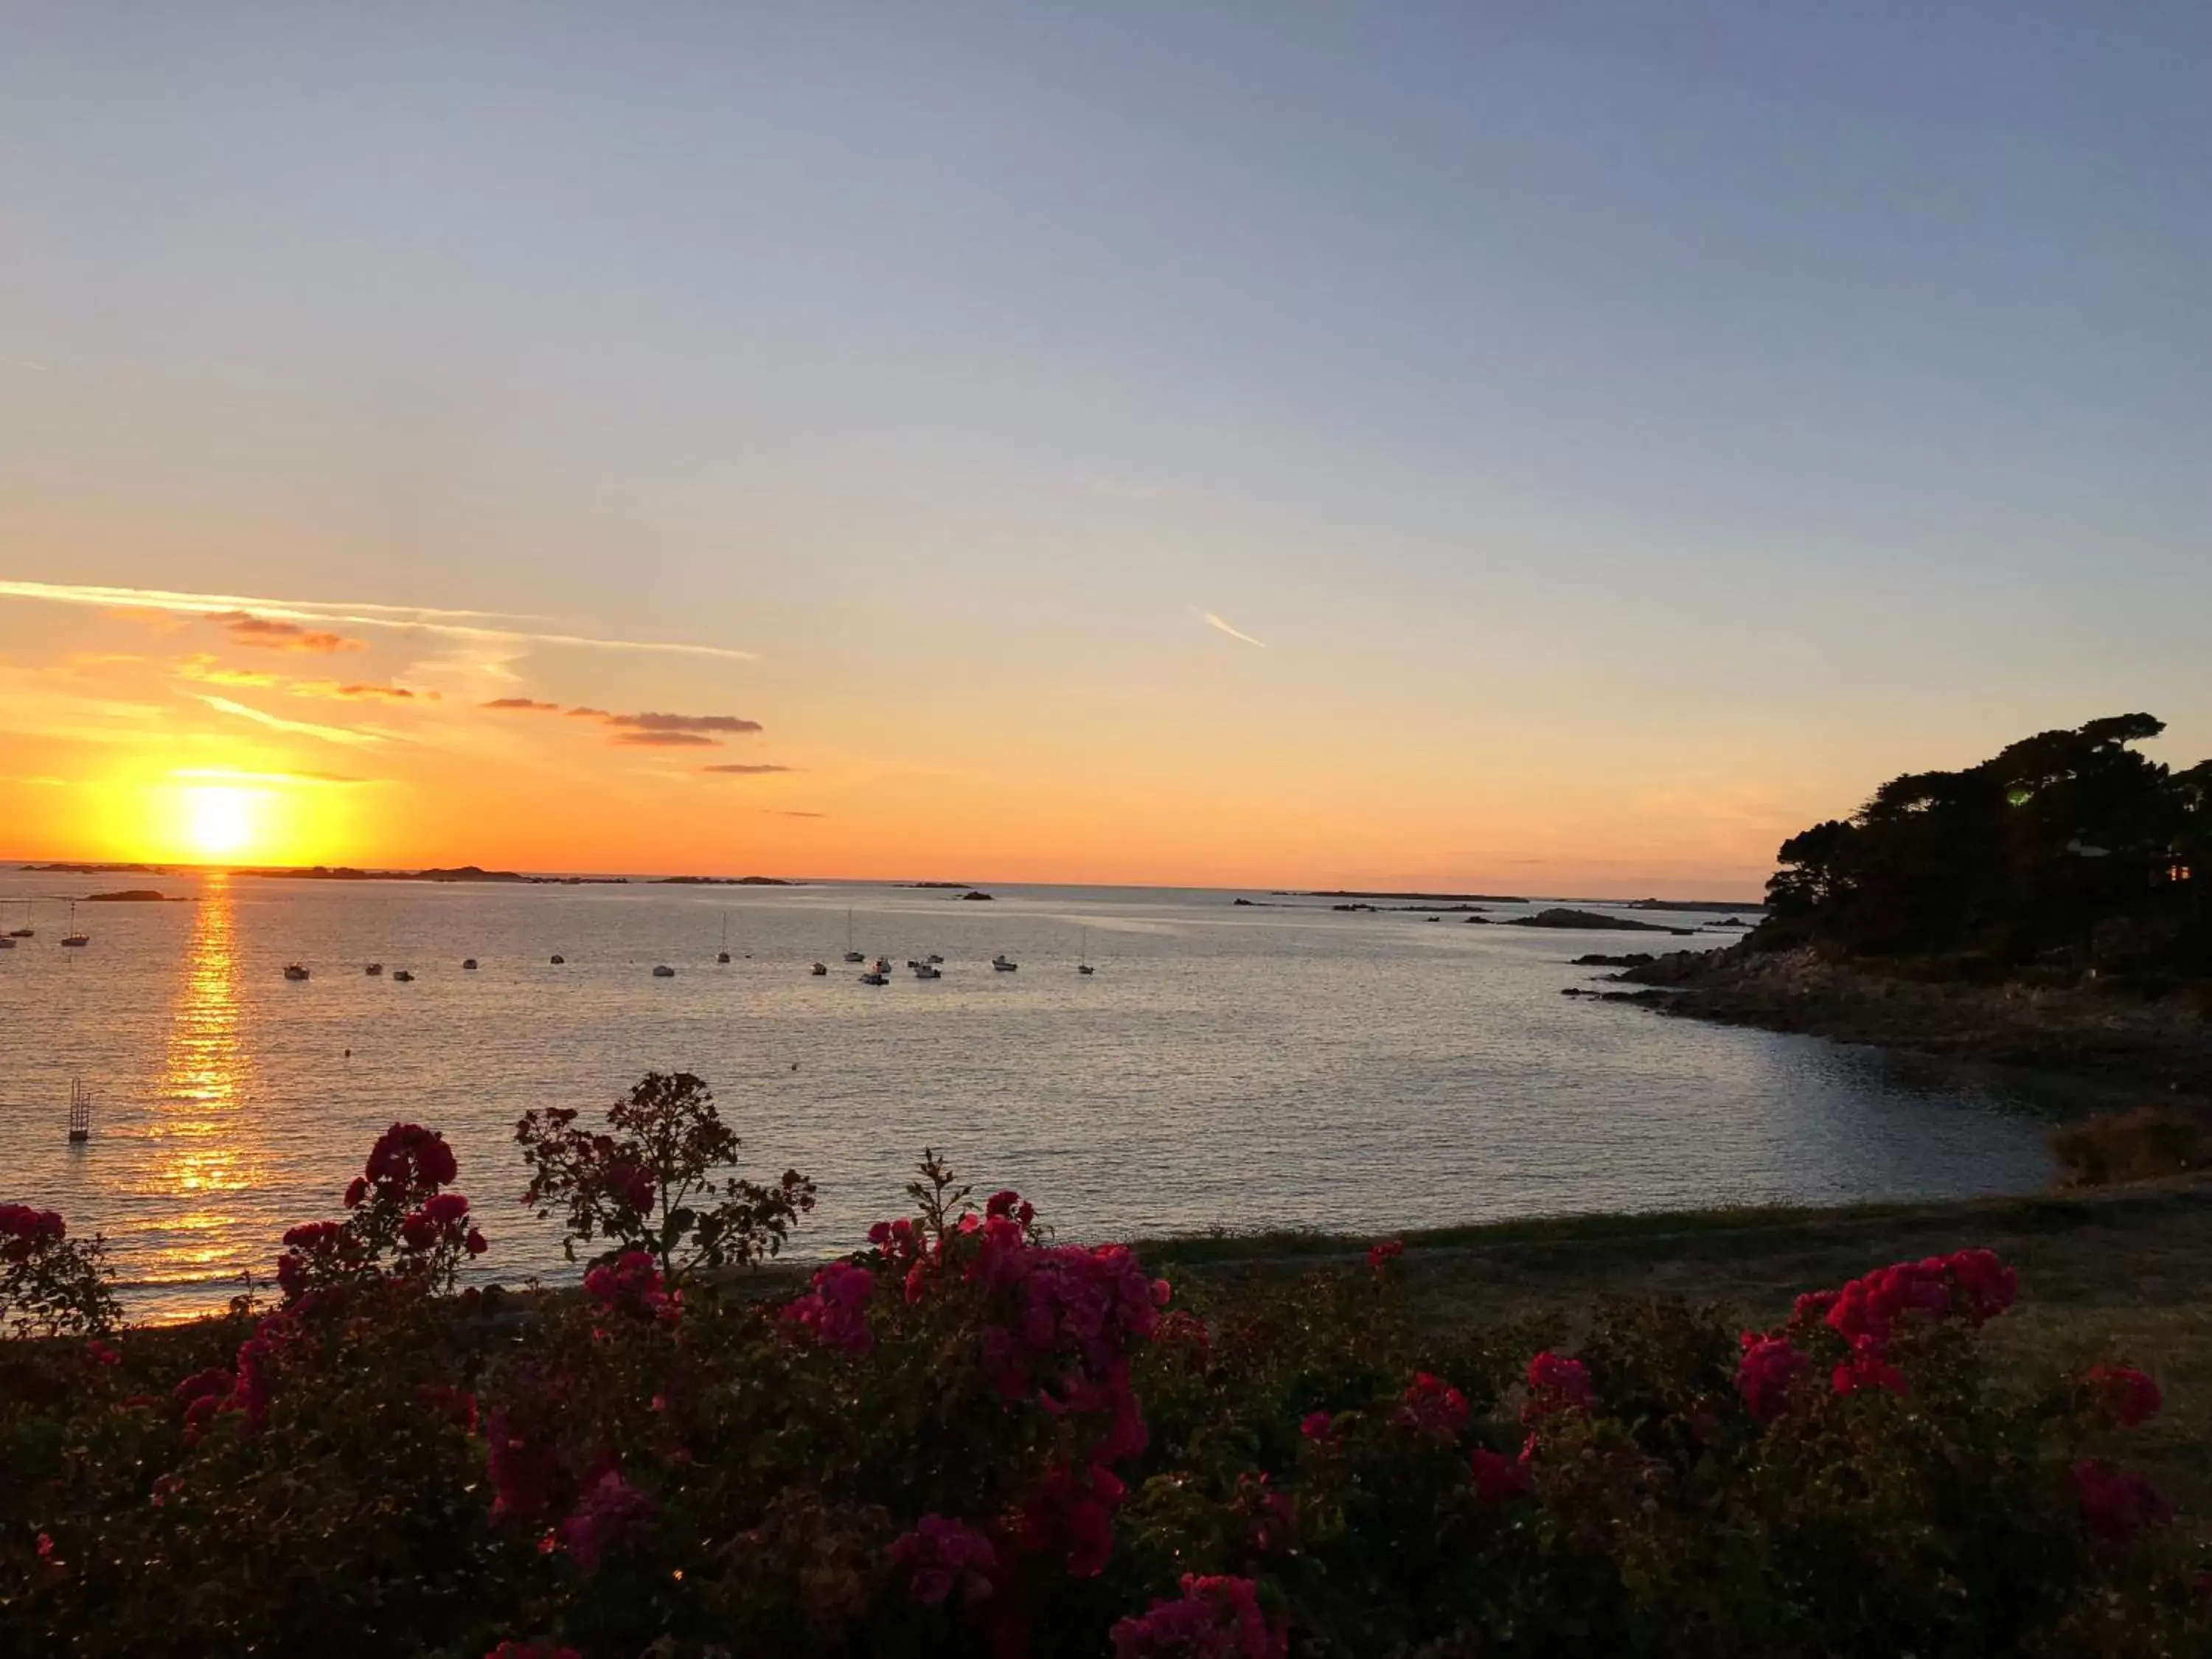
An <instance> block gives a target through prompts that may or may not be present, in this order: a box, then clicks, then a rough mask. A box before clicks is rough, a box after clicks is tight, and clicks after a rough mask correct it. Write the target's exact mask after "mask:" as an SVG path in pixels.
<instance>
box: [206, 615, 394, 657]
mask: <svg viewBox="0 0 2212 1659" xmlns="http://www.w3.org/2000/svg"><path fill="white" fill-rule="evenodd" d="M207 620H208V621H210V622H211V623H222V628H223V631H224V632H225V633H226V634H228V635H230V642H231V643H232V644H233V645H250V646H252V647H254V648H255V649H257V650H261V651H302V652H307V653H313V654H314V655H316V656H323V657H328V656H331V655H334V654H336V653H338V652H340V651H366V650H368V641H366V640H349V639H348V638H347V637H346V636H345V635H343V634H334V633H331V632H329V631H327V630H325V629H310V628H303V627H301V625H300V624H299V623H295V622H281V621H278V620H276V618H274V617H257V616H255V615H254V614H253V613H252V611H209V612H208V614H207Z"/></svg>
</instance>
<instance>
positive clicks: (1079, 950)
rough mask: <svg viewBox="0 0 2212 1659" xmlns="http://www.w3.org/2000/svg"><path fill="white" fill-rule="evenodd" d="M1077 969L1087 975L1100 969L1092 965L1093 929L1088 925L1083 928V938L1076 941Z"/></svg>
mask: <svg viewBox="0 0 2212 1659" xmlns="http://www.w3.org/2000/svg"><path fill="white" fill-rule="evenodd" d="M1075 971H1076V972H1077V973H1079V974H1083V975H1091V974H1095V973H1097V971H1098V970H1097V969H1096V968H1093V967H1092V966H1091V930H1090V929H1089V928H1088V927H1086V928H1085V929H1084V930H1083V936H1082V938H1081V939H1079V940H1078V941H1077V942H1076V946H1075Z"/></svg>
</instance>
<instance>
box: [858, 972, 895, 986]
mask: <svg viewBox="0 0 2212 1659" xmlns="http://www.w3.org/2000/svg"><path fill="white" fill-rule="evenodd" d="M890 982H891V981H890V975H888V974H878V973H873V972H870V973H866V974H863V975H860V983H861V984H863V985H888V984H890Z"/></svg>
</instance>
